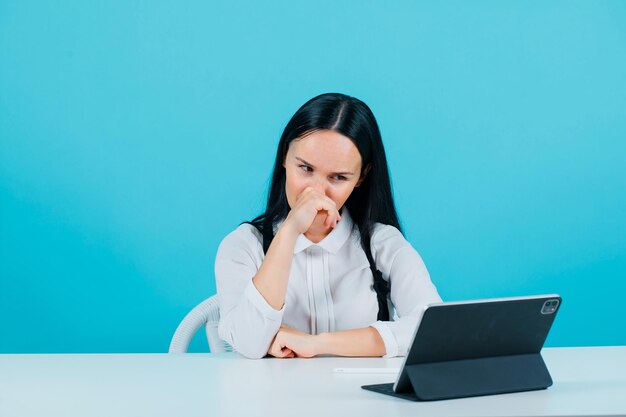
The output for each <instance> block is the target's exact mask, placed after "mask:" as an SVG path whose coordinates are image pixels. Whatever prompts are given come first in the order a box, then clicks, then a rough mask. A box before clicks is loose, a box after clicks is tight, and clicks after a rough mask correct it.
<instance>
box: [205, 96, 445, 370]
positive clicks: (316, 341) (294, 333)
mask: <svg viewBox="0 0 626 417" xmlns="http://www.w3.org/2000/svg"><path fill="white" fill-rule="evenodd" d="M215 276H216V281H217V293H218V299H219V305H220V314H221V318H220V323H219V335H220V337H221V338H222V339H224V340H226V341H227V342H228V343H230V344H231V345H232V346H233V347H234V348H235V350H237V351H238V352H240V353H241V354H243V355H244V356H247V357H249V358H261V357H263V356H265V355H267V354H269V355H272V356H275V357H279V358H291V357H296V356H298V357H312V356H316V355H321V354H330V355H340V356H386V357H392V356H401V355H405V354H406V351H407V349H408V347H409V346H408V345H409V343H410V342H411V338H412V336H413V332H414V330H415V326H416V325H417V323H418V321H419V318H420V314H421V311H422V309H423V307H424V306H425V305H426V304H428V303H431V302H439V301H441V298H440V297H439V295H438V293H437V290H436V289H435V287H434V285H433V284H432V282H431V280H430V277H429V275H428V271H427V270H426V267H425V266H424V263H423V262H422V259H421V258H420V256H419V255H418V253H417V252H416V251H415V250H414V249H413V247H412V246H411V245H410V244H409V243H408V242H407V241H406V240H405V239H404V237H403V235H402V232H401V231H400V225H399V222H398V217H397V214H396V210H395V206H394V202H393V197H392V193H391V184H390V180H389V172H388V169H387V160H386V157H385V150H384V148H383V144H382V140H381V137H380V131H379V129H378V125H377V123H376V119H375V118H374V115H373V114H372V111H371V110H370V109H369V107H368V106H367V105H366V104H365V103H363V102H362V101H360V100H358V99H356V98H354V97H349V96H346V95H343V94H322V95H320V96H317V97H315V98H313V99H311V100H309V101H308V102H307V103H305V104H304V105H303V106H302V107H301V108H300V109H299V110H298V111H297V112H296V113H295V114H294V115H293V117H292V118H291V120H290V121H289V123H288V124H287V126H286V127H285V130H284V132H283V134H282V136H281V138H280V142H279V144H278V151H277V153H276V163H275V166H274V174H273V176H272V184H271V188H270V194H269V198H268V201H267V207H266V210H265V213H263V214H262V215H260V216H259V217H257V218H256V219H254V220H253V221H251V222H249V223H244V224H242V225H240V226H239V227H238V228H237V229H236V230H235V231H233V232H232V233H230V234H229V235H228V236H226V238H224V240H223V241H222V243H221V245H220V247H219V249H218V252H217V257H216V262H215ZM389 300H390V301H391V303H392V305H393V307H395V311H396V313H397V319H396V320H395V321H390V317H389V304H388V302H389Z"/></svg>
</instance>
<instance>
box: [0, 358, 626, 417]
mask: <svg viewBox="0 0 626 417" xmlns="http://www.w3.org/2000/svg"><path fill="white" fill-rule="evenodd" d="M542 354H543V357H544V360H545V362H546V364H547V366H548V368H549V369H550V372H551V374H552V378H553V380H554V385H553V386H552V387H550V388H548V389H547V390H541V391H532V392H522V393H515V394H504V395H492V396H485V397H475V398H464V399H456V400H445V401H434V402H412V401H407V400H402V399H399V398H394V397H389V396H385V395H381V394H377V393H373V392H369V391H365V390H363V389H361V385H364V384H376V383H384V382H392V381H393V380H395V376H394V375H390V374H340V373H335V372H333V369H334V368H337V367H344V368H350V367H356V368H359V367H368V368H374V367H381V368H385V367H389V368H392V367H396V368H397V367H399V366H400V365H401V363H402V358H392V359H383V358H338V357H324V358H313V359H274V358H266V359H261V360H250V359H245V358H243V357H241V356H239V355H238V354H234V353H230V354H217V355H212V354H179V355H168V354H97V355H93V354H87V355H6V354H5V355H0V416H2V417H13V416H16V417H17V416H19V417H30V416H37V417H41V416H46V417H54V416H64V417H71V416H81V417H86V416H107V417H111V416H116V417H120V416H133V417H134V416H272V417H276V416H287V415H289V416H293V415H297V416H298V417H301V416H329V415H338V414H346V415H356V416H359V417H368V416H376V417H391V416H589V415H598V416H609V415H610V416H616V415H621V416H625V415H626V346H616V347H576V348H547V349H544V350H543V351H542Z"/></svg>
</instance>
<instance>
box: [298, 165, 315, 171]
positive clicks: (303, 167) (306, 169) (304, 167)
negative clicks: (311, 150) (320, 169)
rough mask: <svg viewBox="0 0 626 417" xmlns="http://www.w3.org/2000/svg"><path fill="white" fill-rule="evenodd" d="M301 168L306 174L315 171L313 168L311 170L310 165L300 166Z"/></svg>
mask: <svg viewBox="0 0 626 417" xmlns="http://www.w3.org/2000/svg"><path fill="white" fill-rule="evenodd" d="M300 168H301V169H302V170H303V171H304V172H311V171H313V168H311V167H310V166H308V165H300Z"/></svg>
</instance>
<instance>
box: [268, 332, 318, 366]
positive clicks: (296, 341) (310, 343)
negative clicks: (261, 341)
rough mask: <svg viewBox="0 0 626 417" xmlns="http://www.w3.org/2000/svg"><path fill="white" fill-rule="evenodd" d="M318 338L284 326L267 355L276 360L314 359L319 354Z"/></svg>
mask: <svg viewBox="0 0 626 417" xmlns="http://www.w3.org/2000/svg"><path fill="white" fill-rule="evenodd" d="M317 339H318V338H317V336H314V335H310V334H307V333H304V332H301V331H299V330H296V329H293V328H291V327H288V326H285V325H282V326H280V329H279V330H278V333H276V336H275V337H274V340H273V341H272V344H271V345H270V349H269V350H268V352H267V353H269V354H270V355H272V356H274V357H276V358H295V357H298V358H312V357H313V356H316V355H318V354H319V352H318V346H317Z"/></svg>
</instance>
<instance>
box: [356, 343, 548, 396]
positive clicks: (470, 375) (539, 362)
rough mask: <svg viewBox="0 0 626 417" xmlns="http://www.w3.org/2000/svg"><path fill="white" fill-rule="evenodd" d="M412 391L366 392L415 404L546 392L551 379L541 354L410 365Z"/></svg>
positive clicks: (381, 387) (380, 388) (386, 387)
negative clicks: (385, 395) (524, 392)
mask: <svg viewBox="0 0 626 417" xmlns="http://www.w3.org/2000/svg"><path fill="white" fill-rule="evenodd" d="M405 370H406V372H407V374H408V377H409V380H410V381H411V386H412V388H413V392H406V393H396V392H394V391H393V384H378V385H365V386H363V388H364V389H366V390H370V391H375V392H379V393H382V394H387V395H392V396H394V397H400V398H405V399H409V400H413V401H432V400H445V399H451V398H462V397H475V396H480V395H492V394H504V393H510V392H519V391H532V390H539V389H545V388H547V387H549V386H551V385H552V378H551V377H550V373H549V372H548V369H547V367H546V365H545V363H544V362H543V358H542V357H541V354H539V353H534V354H527V355H512V356H497V357H491V358H477V359H463V360H455V361H447V362H434V363H423V364H417V365H408V366H406V368H405Z"/></svg>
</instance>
